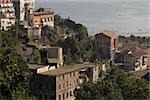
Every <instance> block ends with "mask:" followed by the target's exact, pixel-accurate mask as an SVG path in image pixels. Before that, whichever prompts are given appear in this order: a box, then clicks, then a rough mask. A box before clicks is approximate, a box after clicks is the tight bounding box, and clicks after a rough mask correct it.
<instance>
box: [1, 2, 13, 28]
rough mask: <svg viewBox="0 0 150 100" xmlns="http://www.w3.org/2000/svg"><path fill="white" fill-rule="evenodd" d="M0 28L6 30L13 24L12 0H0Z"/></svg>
mask: <svg viewBox="0 0 150 100" xmlns="http://www.w3.org/2000/svg"><path fill="white" fill-rule="evenodd" d="M0 14H1V15H0V29H4V30H7V29H8V27H10V26H12V25H14V24H15V18H16V17H15V10H14V6H13V3H12V0H0Z"/></svg>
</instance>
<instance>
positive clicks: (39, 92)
mask: <svg viewBox="0 0 150 100" xmlns="http://www.w3.org/2000/svg"><path fill="white" fill-rule="evenodd" d="M30 70H32V72H33V73H34V74H33V77H32V80H31V84H30V86H31V87H30V88H31V95H34V96H35V97H37V100H75V96H74V91H75V90H76V89H77V88H79V85H80V84H82V83H83V82H84V81H89V80H91V81H92V82H96V81H97V80H98V72H99V71H98V70H99V69H98V66H96V65H94V64H76V65H72V66H65V67H61V68H58V69H55V70H49V71H45V72H41V73H37V69H35V67H33V68H32V66H31V67H30Z"/></svg>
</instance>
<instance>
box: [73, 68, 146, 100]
mask: <svg viewBox="0 0 150 100" xmlns="http://www.w3.org/2000/svg"><path fill="white" fill-rule="evenodd" d="M75 93H76V95H75V96H76V100H148V98H149V83H148V82H147V81H144V80H141V79H138V78H135V77H132V76H128V75H126V74H125V73H124V72H123V71H122V70H120V69H118V68H117V67H115V66H112V69H111V71H110V72H109V74H108V75H107V77H106V78H104V79H100V80H99V81H98V82H97V83H96V84H95V83H84V84H83V85H81V86H80V89H77V90H76V91H75Z"/></svg>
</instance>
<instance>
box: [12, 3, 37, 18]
mask: <svg viewBox="0 0 150 100" xmlns="http://www.w3.org/2000/svg"><path fill="white" fill-rule="evenodd" d="M12 1H13V3H14V7H15V11H16V17H17V20H18V21H24V20H28V16H29V14H30V13H32V12H33V11H34V9H35V0H12Z"/></svg>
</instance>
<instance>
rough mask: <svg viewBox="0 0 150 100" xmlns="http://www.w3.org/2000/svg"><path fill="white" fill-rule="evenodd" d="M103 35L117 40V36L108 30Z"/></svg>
mask: <svg viewBox="0 0 150 100" xmlns="http://www.w3.org/2000/svg"><path fill="white" fill-rule="evenodd" d="M103 34H105V35H107V36H109V37H111V38H117V37H116V34H115V33H114V32H112V31H107V30H106V31H105V32H103Z"/></svg>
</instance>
